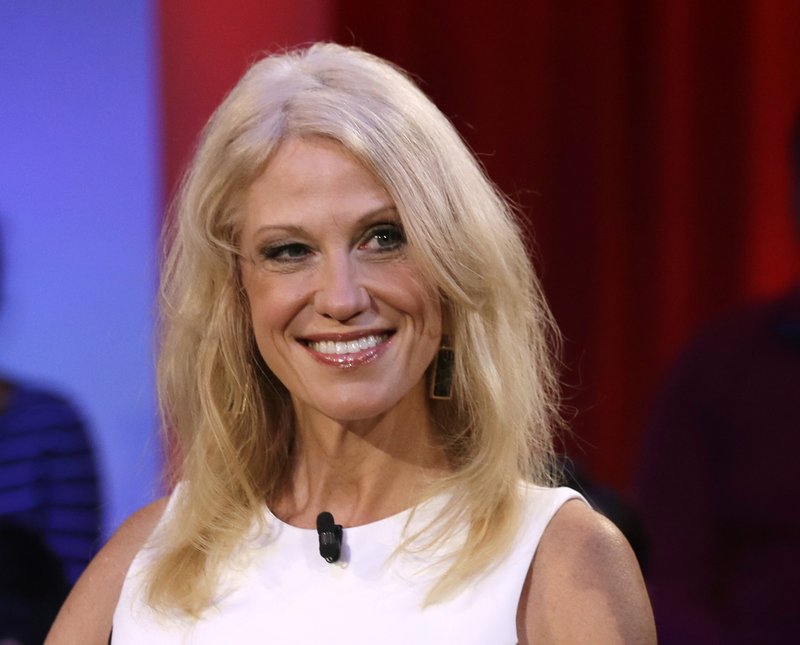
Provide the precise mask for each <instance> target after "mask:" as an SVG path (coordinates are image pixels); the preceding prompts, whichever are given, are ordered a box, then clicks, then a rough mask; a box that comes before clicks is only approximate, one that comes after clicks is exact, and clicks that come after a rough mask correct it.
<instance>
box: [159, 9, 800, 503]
mask: <svg viewBox="0 0 800 645" xmlns="http://www.w3.org/2000/svg"><path fill="white" fill-rule="evenodd" d="M200 5H202V6H200ZM161 20H162V38H161V42H162V50H163V70H164V71H163V74H164V80H163V88H164V141H165V159H164V164H165V174H166V182H167V186H172V185H173V183H174V180H175V178H176V177H177V175H178V169H179V168H180V167H181V166H182V165H183V163H184V162H185V160H186V159H187V158H188V156H189V152H190V149H191V142H193V141H194V138H195V137H196V133H197V131H198V129H199V127H200V125H201V124H202V122H203V121H204V120H205V119H206V118H207V117H208V115H209V114H210V112H211V109H212V108H213V105H214V104H215V103H217V102H218V101H219V99H220V98H221V97H222V96H223V94H224V92H225V91H226V90H227V89H228V88H229V87H230V86H231V85H232V84H233V83H234V82H235V80H236V78H237V77H238V76H239V75H240V74H241V72H242V70H243V69H244V68H245V66H246V64H247V62H248V61H250V60H252V59H253V57H254V56H255V54H256V52H258V51H261V50H264V49H274V48H275V46H276V45H279V46H283V45H286V44H293V43H299V42H304V41H308V40H313V39H316V38H334V39H336V40H338V41H339V42H343V43H345V44H356V45H360V46H362V47H364V48H365V49H367V50H369V51H371V52H373V53H376V54H378V55H381V56H384V57H386V58H388V59H390V60H392V61H394V62H396V63H398V64H399V65H401V66H402V67H404V68H406V69H407V70H409V71H410V72H411V73H412V74H414V75H416V76H417V77H418V78H419V80H420V82H421V84H422V87H423V89H424V90H425V91H426V92H427V93H428V94H429V95H430V96H431V97H432V98H433V99H434V101H435V102H436V103H437V104H438V105H439V106H440V107H441V108H442V110H443V111H444V112H445V113H446V114H447V115H448V116H449V117H450V118H451V119H452V120H453V121H454V123H455V124H456V126H457V127H458V128H459V130H460V131H461V132H462V134H463V135H464V137H465V138H466V140H467V141H468V142H469V144H470V145H471V147H472V148H473V149H474V150H475V151H476V152H477V153H478V155H479V156H480V158H481V159H482V161H483V163H484V164H485V166H486V167H487V169H488V171H489V174H490V175H491V176H492V178H493V179H494V180H495V181H496V183H497V184H498V185H499V186H500V187H501V188H502V189H503V190H504V191H505V192H506V193H507V194H509V195H510V196H511V197H512V198H513V199H515V200H516V201H517V202H518V203H519V204H520V206H521V209H522V211H523V213H524V215H525V217H526V220H527V221H528V222H529V223H530V226H531V230H532V231H533V234H534V237H535V240H536V248H535V249H532V251H533V253H534V256H535V261H536V263H537V265H538V266H539V268H540V270H541V273H542V275H543V279H544V282H545V288H546V291H547V294H548V296H549V299H550V302H551V304H552V306H553V309H554V312H555V314H556V317H557V319H558V321H559V324H560V326H561V328H562V331H563V332H564V335H565V338H566V346H565V351H566V355H565V368H564V381H565V383H566V385H567V390H566V393H567V404H568V406H570V408H571V409H572V410H573V414H572V426H573V428H574V432H573V433H572V434H571V435H570V437H568V438H567V447H568V450H569V452H570V453H571V454H572V456H573V457H575V458H576V459H578V460H580V461H582V462H584V463H585V464H586V465H587V466H588V468H589V471H590V473H591V474H592V475H593V476H594V477H595V478H596V479H598V480H599V481H601V482H605V483H607V484H611V485H613V486H615V487H617V488H619V489H621V490H626V489H629V488H630V485H631V481H632V477H633V473H634V471H635V465H636V455H637V452H638V449H639V436H640V433H641V430H642V427H643V425H644V422H645V417H646V413H647V409H648V407H649V404H650V401H651V399H652V397H653V394H654V391H655V389H656V388H657V386H658V383H659V381H660V379H661V378H662V377H663V374H664V371H665V369H666V368H667V367H668V365H669V363H670V362H671V360H672V359H673V358H674V357H675V354H676V352H677V351H678V349H679V348H680V347H681V345H682V344H683V343H684V342H685V341H686V340H687V339H688V337H689V336H690V334H691V333H692V332H693V330H695V329H696V328H697V327H698V326H699V325H701V324H703V323H704V322H706V321H708V320H709V319H711V318H712V317H715V316H717V315H719V314H721V313H722V312H724V311H727V310H729V309H730V308H732V307H734V306H735V305H737V304H738V303H740V302H742V301H744V300H745V299H748V298H753V297H759V296H766V295H770V294H773V293H776V292H778V291H780V290H782V289H785V288H786V287H787V286H788V285H789V284H790V283H792V281H793V280H795V278H796V276H797V273H798V256H799V255H800V254H798V251H797V247H796V246H795V242H794V235H793V228H792V222H791V218H790V206H789V195H790V187H789V169H788V153H787V139H788V133H789V130H790V125H791V122H792V118H793V114H794V111H795V109H796V108H797V107H798V106H800V38H798V34H800V3H797V2H795V1H794V0H771V1H770V2H762V1H760V0H728V1H712V0H670V1H666V0H653V1H650V2H640V1H639V0H628V1H623V0H607V1H604V2H563V1H562V0H538V1H535V2H531V1H529V0H508V1H506V2H502V3H489V2H482V1H477V0H475V1H472V0H462V2H459V3H452V2H445V1H444V0H406V1H404V2H397V3H387V4H384V3H377V2H375V1H374V0H327V1H323V0H304V1H303V2H301V3H297V2H295V3H292V2H291V1H290V0H285V1H284V2H277V3H276V2H273V3H264V2H258V1H256V0H251V1H249V2H239V3H231V4H230V5H229V4H228V3H222V2H221V1H219V0H202V2H200V3H192V4H191V7H189V6H188V4H187V5H186V6H184V5H183V3H178V2H175V1H170V0H163V1H162V3H161Z"/></svg>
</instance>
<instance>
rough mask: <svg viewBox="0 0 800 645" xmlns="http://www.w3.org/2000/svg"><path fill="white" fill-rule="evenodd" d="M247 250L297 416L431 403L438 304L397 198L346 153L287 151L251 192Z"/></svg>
mask: <svg viewBox="0 0 800 645" xmlns="http://www.w3.org/2000/svg"><path fill="white" fill-rule="evenodd" d="M241 247H242V255H243V256H244V260H243V261H242V263H241V274H242V282H243V284H244V288H245V291H246V293H247V298H248V300H249V303H250V311H251V314H252V325H253V331H254V334H255V338H256V342H257V344H258V348H259V350H260V352H261V355H262V357H263V358H264V361H265V362H266V364H267V365H268V366H269V368H270V369H271V370H272V372H273V373H274V374H275V375H276V376H277V377H278V378H279V379H280V380H281V382H282V383H283V384H284V385H285V386H286V388H287V389H288V390H289V392H290V393H291V395H292V398H293V401H294V404H295V406H296V407H298V408H303V407H305V408H309V409H310V410H313V411H316V412H318V413H322V414H323V415H325V416H326V417H328V418H331V419H335V420H337V421H356V420H365V419H370V418H374V417H377V416H378V415H381V414H383V413H385V412H387V411H389V410H391V409H392V408H394V407H395V406H397V405H398V403H400V402H401V401H403V400H404V399H407V398H408V397H420V398H419V400H420V401H421V400H422V399H424V397H425V383H424V374H425V370H426V368H427V367H428V365H429V364H430V363H431V361H432V359H433V357H434V355H435V354H436V351H437V349H438V347H439V343H440V339H441V334H442V312H441V306H440V302H439V298H438V296H437V294H436V290H435V289H434V288H433V287H432V286H430V285H428V284H425V282H424V280H423V279H422V277H421V275H420V274H419V272H418V271H417V269H416V267H415V266H414V263H413V262H412V261H411V260H410V258H409V256H408V254H407V248H406V242H405V237H404V234H403V230H402V226H401V225H400V220H399V216H398V214H397V211H396V210H395V208H394V204H393V203H392V200H391V199H390V197H389V195H388V193H387V192H386V190H385V189H384V188H383V186H381V184H379V183H378V182H377V180H376V179H375V177H374V176H373V175H372V174H371V173H370V172H369V171H368V170H367V169H366V168H364V167H363V166H362V165H361V164H359V163H358V162H357V161H356V160H355V159H354V158H353V157H352V156H351V155H349V154H348V153H347V151H346V150H345V149H344V148H343V147H342V146H341V145H339V144H338V143H335V142H333V141H329V140H327V139H323V138H319V137H313V138H303V139H299V138H292V139H288V140H286V141H285V142H284V143H283V144H282V145H281V146H280V148H279V149H278V150H277V152H276V153H275V155H274V156H273V157H272V159H271V161H270V162H269V164H268V165H267V167H266V169H265V171H264V172H263V174H262V175H261V176H260V177H259V178H258V179H257V180H256V181H255V182H254V184H253V185H252V186H251V187H250V189H249V191H248V193H247V195H246V201H245V209H244V219H243V222H242V230H241ZM299 411H300V410H299Z"/></svg>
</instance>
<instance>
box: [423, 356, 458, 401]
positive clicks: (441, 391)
mask: <svg viewBox="0 0 800 645" xmlns="http://www.w3.org/2000/svg"><path fill="white" fill-rule="evenodd" d="M454 359H455V353H454V352H453V348H452V347H448V346H447V345H442V346H441V347H440V348H439V351H438V352H436V358H435V360H434V361H433V373H432V374H431V389H430V393H429V395H430V398H432V399H436V400H437V401H448V400H450V398H451V397H452V396H453V360H454Z"/></svg>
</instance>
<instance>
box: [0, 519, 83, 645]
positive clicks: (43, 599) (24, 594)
mask: <svg viewBox="0 0 800 645" xmlns="http://www.w3.org/2000/svg"><path fill="white" fill-rule="evenodd" d="M69 588H70V585H69V583H68V582H67V579H66V578H65V577H64V573H63V567H62V565H61V562H60V561H59V559H58V558H57V557H56V556H55V555H53V553H52V551H51V550H50V549H49V548H48V547H47V545H46V544H45V543H44V541H43V540H42V539H41V537H40V536H39V535H37V534H36V533H35V532H33V531H31V530H29V529H26V528H23V527H21V526H19V525H18V524H15V523H14V522H11V521H9V520H8V519H0V643H5V642H12V643H19V644H20V645H39V643H42V642H43V641H44V638H45V636H46V635H47V630H48V628H49V627H50V624H51V623H52V622H53V619H54V618H55V615H56V613H57V612H58V609H59V607H60V606H61V603H62V602H63V601H64V598H66V596H67V593H68V592H69Z"/></svg>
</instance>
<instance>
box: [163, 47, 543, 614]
mask: <svg viewBox="0 0 800 645" xmlns="http://www.w3.org/2000/svg"><path fill="white" fill-rule="evenodd" d="M306 136H321V137H327V138H329V139H331V140H334V141H336V142H339V143H340V144H341V145H342V146H344V148H346V149H347V150H348V151H349V152H350V153H352V154H353V155H354V156H355V157H356V158H357V159H358V160H359V161H360V162H361V163H363V164H364V166H365V167H366V168H368V169H369V170H370V171H371V172H373V173H374V175H375V176H376V177H377V179H378V180H379V181H380V182H381V183H382V184H383V185H384V186H385V188H386V190H387V191H388V192H389V194H390V196H391V198H392V199H393V200H394V204H395V206H396V208H397V210H398V213H399V217H400V220H401V222H402V225H403V228H404V231H405V234H406V237H407V240H408V246H409V253H411V254H413V258H414V261H415V262H416V266H417V267H418V268H419V270H420V271H421V272H422V273H423V275H424V277H425V278H426V279H428V280H429V281H430V283H432V284H434V285H436V286H437V287H438V291H439V293H440V296H441V301H442V305H443V309H444V315H445V319H446V320H447V321H448V324H449V337H450V343H451V345H452V346H453V348H454V350H455V365H454V372H453V395H452V398H451V399H450V400H448V401H432V402H431V414H432V416H433V420H434V422H435V427H436V428H437V431H438V432H439V435H440V436H439V439H440V440H441V441H442V445H443V446H444V450H445V452H446V454H447V457H448V459H449V463H450V467H451V472H450V475H449V476H448V477H447V478H446V479H445V480H443V481H439V482H438V483H436V484H435V485H433V486H432V487H431V489H430V490H429V491H427V494H426V497H428V496H431V495H434V494H436V493H439V492H441V491H442V490H444V489H446V490H447V491H448V493H449V494H450V495H452V501H451V502H450V503H449V504H447V505H446V508H445V509H444V510H443V511H442V515H440V516H439V517H438V518H437V520H436V522H435V524H432V525H429V526H428V527H427V528H426V529H425V531H424V534H417V535H415V536H408V539H407V541H406V542H405V543H404V544H403V545H401V547H400V548H401V549H402V548H404V547H407V546H408V545H410V544H412V543H413V544H415V545H419V544H420V543H421V542H420V539H422V542H423V543H424V545H425V547H423V548H428V547H429V548H431V549H432V550H435V549H436V548H437V546H440V545H441V544H443V543H445V542H446V541H447V540H448V539H449V538H450V537H451V536H452V535H453V534H454V532H455V531H460V532H463V531H464V527H465V526H466V527H468V528H467V532H468V535H469V539H467V540H466V541H465V542H464V544H463V546H461V547H460V549H459V550H458V551H457V553H456V554H455V556H454V557H453V558H452V559H451V560H449V561H448V567H447V568H446V569H445V570H444V573H443V574H442V575H441V576H440V577H439V579H438V581H437V582H436V584H435V585H434V586H433V587H432V588H431V590H430V593H429V596H428V602H437V601H439V600H441V599H443V598H444V597H446V596H448V595H449V594H450V593H451V592H453V591H455V590H456V589H458V588H459V587H460V586H461V585H462V584H464V583H465V582H466V581H467V580H469V579H470V578H471V577H472V576H473V575H475V574H477V573H479V572H481V571H484V570H485V569H486V568H487V567H490V566H491V564H492V563H493V562H495V561H496V560H497V559H498V558H499V557H500V556H501V555H502V553H503V552H504V551H505V549H506V548H507V546H508V544H509V542H510V540H511V539H512V538H513V536H514V533H515V530H516V528H517V524H518V519H519V513H520V487H519V483H520V480H525V481H529V482H533V483H538V484H542V485H548V484H551V483H552V470H551V468H552V464H553V447H552V431H553V428H554V427H556V426H557V425H558V419H559V414H558V383H557V378H556V376H555V373H554V369H553V364H554V361H553V357H554V351H555V349H557V347H556V345H557V342H558V336H557V333H556V332H555V328H554V326H553V322H552V319H551V316H550V313H549V311H548V309H547V306H546V304H545V302H544V300H543V298H542V293H541V289H540V286H539V282H538V280H537V278H536V276H535V274H534V271H533V269H532V267H531V263H530V260H529V257H528V254H527V251H526V248H525V243H524V242H523V237H522V235H521V231H520V228H519V226H518V223H517V221H516V218H515V215H514V212H513V209H512V207H511V206H510V205H509V203H508V201H507V200H506V199H504V198H503V197H502V196H501V195H500V194H499V192H498V191H497V190H496V189H495V188H494V186H493V185H492V184H491V182H490V181H489V180H488V179H487V178H486V175H485V173H484V172H483V170H482V168H481V167H480V164H479V163H478V162H477V161H476V159H475V158H474V156H473V155H472V154H471V153H470V151H469V150H468V148H467V146H466V145H465V144H464V142H463V141H462V139H461V138H460V136H459V135H458V133H457V132H456V130H455V129H454V128H453V126H452V125H451V124H450V122H449V121H448V120H447V119H446V118H445V117H444V116H443V115H442V113H441V112H440V111H439V110H438V109H437V108H436V107H435V106H434V105H433V103H432V102H431V101H430V100H429V99H428V98H427V97H426V96H425V95H424V94H423V93H422V92H421V91H420V90H419V88H418V87H417V86H416V85H415V84H414V83H413V82H412V81H411V80H410V79H409V78H408V76H407V75H406V74H405V73H403V72H402V71H401V70H399V69H397V68H396V67H394V66H393V65H391V64H390V63H387V62H386V61H384V60H382V59H380V58H377V57H375V56H372V55H370V54H367V53H365V52H363V51H361V50H359V49H355V48H348V47H342V46H338V45H334V44H316V45H313V46H311V47H308V48H305V49H300V50H296V51H291V52H288V53H284V54H281V55H273V56H268V57H266V58H264V59H262V60H260V61H258V62H257V63H255V64H254V65H253V66H252V67H251V68H250V69H249V71H248V72H247V73H246V74H245V75H244V77H243V78H242V79H241V80H240V81H239V83H238V84H237V85H236V87H235V88H234V89H233V90H232V91H231V93H230V94H229V95H228V96H227V98H226V99H225V100H224V102H223V103H222V105H220V107H219V108H218V109H217V110H216V112H215V113H214V115H213V116H212V117H211V119H210V121H209V123H208V124H207V126H206V128H205V130H204V132H203V135H202V138H201V141H200V144H199V147H198V149H197V152H196V155H195V157H194V160H193V163H192V164H191V167H190V168H189V170H188V172H187V174H186V176H185V178H184V181H183V183H182V187H181V189H180V193H179V195H178V198H177V200H176V205H175V209H174V211H173V217H172V219H171V222H172V223H171V226H170V227H169V229H168V231H167V234H166V235H165V249H166V255H165V260H164V266H163V270H162V290H161V352H160V358H159V365H158V384H159V394H160V402H161V408H162V415H163V421H164V425H165V427H168V428H170V429H171V431H172V432H173V433H174V436H175V437H176V438H177V442H178V444H179V447H180V455H181V468H180V471H179V478H180V479H181V480H182V482H183V484H182V486H181V494H180V495H179V496H178V499H177V500H175V501H174V511H173V512H172V513H171V514H170V517H169V518H168V519H167V520H166V521H165V525H164V526H163V527H162V529H163V531H164V535H165V541H164V543H163V548H161V549H160V551H159V555H158V557H157V558H156V560H155V561H154V564H153V567H152V569H151V571H150V575H149V587H148V599H149V602H150V604H151V605H152V606H154V607H156V608H164V609H166V608H172V609H175V608H177V609H180V610H183V611H185V612H188V613H190V614H192V615H195V616H197V615H199V614H200V613H202V611H203V610H204V609H205V608H206V607H207V606H208V605H209V603H210V602H211V600H212V598H213V594H214V590H215V588H216V585H217V583H218V581H219V574H220V571H221V566H222V563H223V562H224V561H225V559H226V558H227V557H229V556H230V555H231V553H232V552H233V550H234V549H235V547H236V545H237V544H238V543H240V542H241V540H242V538H243V536H244V535H245V534H246V533H247V531H248V530H251V529H252V527H253V525H254V523H256V524H259V525H260V527H261V528H262V529H264V530H269V527H268V526H266V522H267V520H266V519H265V514H264V512H263V510H264V509H263V506H264V503H265V502H266V503H267V504H270V503H272V502H273V501H274V500H276V498H277V497H278V496H279V495H280V494H281V492H282V491H284V490H285V489H286V486H287V482H288V481H289V478H290V475H291V464H292V451H293V442H294V431H295V427H294V424H295V417H294V412H293V409H292V405H291V402H290V397H289V393H288V392H287V390H286V388H285V387H284V386H283V385H282V384H281V383H280V381H278V379H277V378H275V376H274V375H272V374H271V372H270V370H269V368H268V367H267V366H266V364H265V363H264V362H263V360H262V359H261V357H260V356H259V354H258V351H257V349H256V345H255V341H254V337H253V330H252V328H251V323H250V316H249V310H248V303H247V300H246V297H245V296H244V292H243V289H242V285H241V281H240V275H239V270H238V261H237V258H238V252H239V249H238V236H239V230H240V222H241V217H242V205H243V199H244V196H245V194H246V192H247V190H248V188H249V186H250V185H251V184H252V182H253V181H254V179H255V178H256V177H257V176H258V175H259V174H260V173H261V172H263V170H264V168H265V166H266V164H268V163H269V160H270V156H271V155H272V154H273V153H274V151H275V150H276V149H277V147H278V146H279V145H280V144H281V142H282V141H284V140H285V139H286V138H287V137H306Z"/></svg>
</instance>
